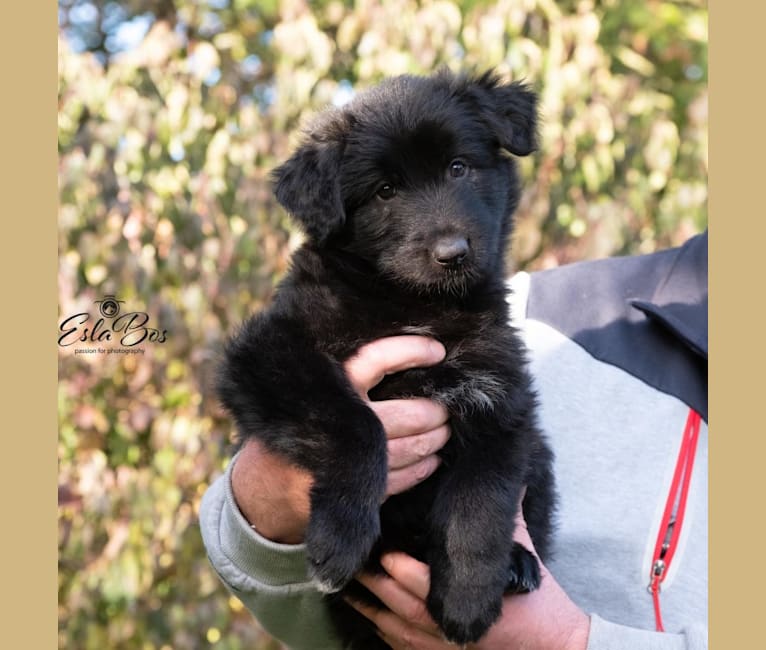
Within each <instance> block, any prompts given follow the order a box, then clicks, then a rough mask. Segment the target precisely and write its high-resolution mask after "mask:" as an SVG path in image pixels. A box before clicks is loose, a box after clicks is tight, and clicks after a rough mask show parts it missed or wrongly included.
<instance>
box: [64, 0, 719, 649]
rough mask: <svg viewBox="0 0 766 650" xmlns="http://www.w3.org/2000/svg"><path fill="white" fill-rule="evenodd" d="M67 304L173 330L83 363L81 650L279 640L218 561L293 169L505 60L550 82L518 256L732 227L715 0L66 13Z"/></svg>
mask: <svg viewBox="0 0 766 650" xmlns="http://www.w3.org/2000/svg"><path fill="white" fill-rule="evenodd" d="M58 12H59V25H60V38H59V61H58V69H59V88H58V106H59V142H58V144H59V154H60V157H59V160H60V162H59V174H60V180H59V188H60V213H59V295H60V298H59V301H60V302H59V310H60V315H61V317H62V318H63V317H65V316H66V315H70V314H73V313H76V312H78V311H88V310H90V309H92V307H93V302H94V301H95V300H98V299H99V298H101V297H103V296H104V295H106V294H113V295H115V296H116V297H117V298H119V299H121V300H124V301H125V304H126V305H127V306H128V307H130V308H132V309H135V310H137V311H145V312H147V313H148V314H149V315H150V317H151V320H152V321H153V322H154V323H156V324H157V325H159V327H160V329H167V330H168V332H169V334H168V340H167V342H166V343H164V344H162V345H159V344H156V345H147V346H146V352H145V354H143V355H134V356H128V357H126V356H123V355H108V356H104V355H89V356H86V355H74V354H72V353H71V351H67V350H66V349H62V351H61V353H60V359H59V379H60V382H59V427H60V430H59V630H60V632H59V646H60V647H61V648H67V649H69V648H72V649H88V650H90V649H93V650H104V649H111V648H140V649H142V650H143V649H146V650H150V649H163V650H166V649H168V648H206V647H210V646H215V647H217V648H231V649H235V648H255V649H256V650H267V649H273V648H278V647H279V644H277V643H276V642H274V641H272V640H270V639H269V638H268V636H267V635H266V634H264V633H263V632H262V631H261V630H260V628H259V627H258V625H257V623H256V622H255V621H254V620H253V619H252V617H250V616H249V614H248V613H247V612H246V611H243V609H242V606H241V605H240V604H239V602H238V601H237V600H236V599H233V598H230V597H229V596H228V594H227V593H226V592H225V590H224V589H223V587H222V586H220V584H219V582H218V580H217V577H216V576H215V574H214V573H213V571H212V569H211V568H210V567H209V565H208V562H207V558H206V555H205V551H204V548H203V546H202V543H201V539H200V536H199V532H198V528H197V514H198V508H199V502H200V498H201V496H202V494H203V492H204V491H205V489H206V487H207V486H208V485H209V483H210V482H211V481H212V480H213V479H214V478H215V477H216V476H217V475H219V474H220V472H221V471H222V470H223V468H224V466H225V463H226V459H227V457H228V453H229V450H230V444H231V440H232V427H231V425H230V423H229V422H228V420H227V419H226V418H225V417H224V415H223V414H222V413H221V411H220V410H219V407H218V406H217V404H216V402H215V399H214V397H213V395H212V393H211V386H210V384H211V375H212V370H213V368H214V365H215V361H216V355H217V354H218V352H219V350H220V346H221V344H222V341H223V339H224V337H225V335H226V333H227V332H229V331H231V329H232V327H234V326H235V325H236V323H238V322H239V321H240V320H241V319H242V318H243V317H245V316H246V315H247V314H248V313H250V312H251V311H252V310H256V309H259V308H261V307H262V306H263V305H264V304H266V303H267V302H268V300H269V296H270V294H271V292H272V289H273V285H274V282H275V281H276V280H277V279H278V278H279V277H280V276H281V274H282V273H283V272H284V271H285V268H286V264H287V261H288V259H289V254H290V251H291V250H293V249H294V248H295V247H296V246H297V245H298V244H299V243H300V234H299V233H298V232H296V231H295V230H294V229H293V228H292V227H291V224H290V223H289V221H288V219H287V216H286V215H285V214H284V212H283V211H282V210H281V209H280V208H279V207H278V206H277V205H276V203H275V201H274V199H273V198H272V196H271V194H270V190H269V185H268V172H269V170H270V169H271V168H272V167H273V166H274V165H275V164H277V163H278V162H279V161H281V160H283V159H284V158H285V157H286V156H287V155H288V153H289V151H290V148H291V145H293V144H294V143H295V138H296V133H297V130H298V129H299V127H300V125H301V124H302V123H304V121H305V120H306V119H307V118H309V117H310V116H311V115H312V114H313V113H315V112H316V111H317V110H319V109H321V108H322V107H323V106H326V105H328V104H336V105H339V104H342V103H343V102H345V101H348V99H349V98H350V97H351V96H353V93H354V92H355V91H356V90H358V89H361V88H364V87H366V86H368V85H370V84H373V83H375V82H376V81H378V80H380V79H381V78H382V77H384V76H387V75H393V74H399V73H404V72H411V73H412V72H414V73H427V72H429V71H432V70H433V69H434V68H435V67H437V66H439V65H441V64H446V65H448V66H449V67H451V68H455V69H458V68H464V67H475V68H477V69H479V70H482V69H484V68H487V67H495V68H497V69H498V70H499V71H500V72H501V73H502V74H503V75H505V76H507V77H508V78H511V79H522V78H523V79H526V80H527V81H528V82H529V83H530V84H532V86H533V87H534V88H535V89H536V90H537V91H538V92H539V93H540V97H541V110H542V117H543V121H542V127H541V136H542V138H541V146H540V150H539V152H538V153H537V154H536V155H534V156H532V157H530V158H528V159H524V160H523V161H522V163H521V171H522V174H523V177H524V179H525V190H524V196H523V200H522V202H521V206H520V208H519V212H518V217H517V230H516V237H515V239H514V242H513V267H514V268H516V269H527V270H533V269H539V268H548V267H552V266H556V265H558V264H562V263H566V262H570V261H573V260H578V259H586V258H596V257H603V256H607V255H617V254H635V253H645V252H651V251H653V250H655V249H657V248H663V247H667V246H670V245H675V244H678V243H680V242H682V241H683V240H685V239H686V238H687V237H688V236H690V235H691V234H694V233H696V232H699V231H700V230H702V229H704V228H705V226H706V222H707V210H706V201H707V180H706V179H707V9H706V4H705V3H704V2H702V1H699V0H685V1H683V2H670V1H660V0H636V1H633V0H571V1H570V0H567V1H563V2H553V1H552V0H504V1H501V2H477V1H470V0H466V1H462V2H459V1H456V0H452V1H450V0H434V1H428V0H423V1H420V2H418V1H415V0H390V1H373V0H357V1H351V0H343V1H341V0H331V1H318V2H305V1H304V0H263V1H259V0H128V1H125V2H112V1H108V0H59V9H58Z"/></svg>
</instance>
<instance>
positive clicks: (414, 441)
mask: <svg viewBox="0 0 766 650" xmlns="http://www.w3.org/2000/svg"><path fill="white" fill-rule="evenodd" d="M449 437H450V429H449V427H448V426H447V425H446V424H443V425H442V426H440V427H437V428H435V429H432V430H431V431H426V432H425V433H419V434H417V435H413V436H405V437H404V438H394V439H391V440H389V441H388V469H389V470H392V469H401V468H403V467H409V466H410V465H413V464H414V463H417V462H420V461H421V460H423V459H424V458H428V457H429V456H431V455H433V454H435V453H436V452H437V451H439V450H440V449H441V448H442V447H443V446H444V444H445V443H446V442H447V440H449Z"/></svg>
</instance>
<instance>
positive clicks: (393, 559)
mask: <svg viewBox="0 0 766 650" xmlns="http://www.w3.org/2000/svg"><path fill="white" fill-rule="evenodd" d="M380 565H381V566H382V567H383V568H384V569H385V570H386V573H388V575H390V576H391V577H392V578H393V579H394V580H396V582H398V583H399V584H400V585H401V586H402V587H404V588H405V589H406V590H407V591H409V592H410V593H411V594H412V595H413V596H417V597H418V598H420V599H421V600H425V599H426V597H427V596H428V590H429V589H430V588H431V571H430V569H429V568H428V565H427V564H424V563H423V562H420V561H419V560H416V559H415V558H414V557H412V556H411V555H407V554H406V553H401V552H399V551H392V552H390V553H384V554H383V556H382V557H381V558H380Z"/></svg>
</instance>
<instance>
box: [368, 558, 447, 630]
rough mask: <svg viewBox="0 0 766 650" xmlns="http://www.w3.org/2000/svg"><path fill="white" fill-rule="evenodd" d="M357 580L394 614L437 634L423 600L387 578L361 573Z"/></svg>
mask: <svg viewBox="0 0 766 650" xmlns="http://www.w3.org/2000/svg"><path fill="white" fill-rule="evenodd" d="M357 580H358V581H359V582H360V583H362V584H363V585H364V586H365V587H367V589H368V590H369V591H370V592H372V593H373V594H375V595H376V596H377V597H378V598H379V599H380V601H381V602H382V603H383V604H384V605H385V606H386V607H388V609H390V610H391V611H392V612H393V613H394V614H396V615H397V616H399V617H400V618H402V619H404V620H405V621H407V622H408V623H411V624H412V625H414V626H415V627H418V628H420V629H422V630H426V631H428V632H432V633H434V634H437V635H438V634H439V627H438V626H437V625H436V623H435V622H434V620H433V619H432V618H431V615H430V614H429V613H428V609H427V608H426V603H425V600H423V599H422V598H418V597H417V596H415V595H414V594H412V593H411V592H410V591H408V590H407V589H405V588H404V587H403V586H402V585H400V584H399V583H398V582H396V580H394V579H393V578H391V577H389V576H383V575H373V574H371V573H363V574H361V575H359V576H357Z"/></svg>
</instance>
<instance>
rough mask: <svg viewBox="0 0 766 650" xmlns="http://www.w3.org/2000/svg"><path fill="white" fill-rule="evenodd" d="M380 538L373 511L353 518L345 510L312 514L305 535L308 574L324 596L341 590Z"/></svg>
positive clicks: (378, 517) (359, 512)
mask: <svg viewBox="0 0 766 650" xmlns="http://www.w3.org/2000/svg"><path fill="white" fill-rule="evenodd" d="M379 537H380V516H379V514H378V512H377V511H376V510H373V511H369V512H365V511H363V510H360V511H358V514H356V515H353V514H352V513H350V512H349V509H348V508H347V507H346V508H344V509H343V510H341V509H340V508H323V509H320V510H317V511H314V512H313V513H312V515H311V521H310V522H309V527H308V530H307V532H306V554H307V555H308V562H309V575H310V576H311V579H312V581H313V582H314V584H315V585H316V587H317V589H318V590H319V591H321V592H322V593H325V594H331V593H334V592H336V591H340V590H341V589H342V588H343V587H345V586H346V585H347V584H348V583H349V582H350V581H351V579H352V578H353V577H354V575H356V574H357V573H358V572H359V570H360V569H361V568H362V567H363V566H364V563H365V561H366V560H367V558H368V557H369V555H370V551H371V550H372V547H373V545H374V544H375V542H376V541H377V540H378V538H379Z"/></svg>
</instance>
